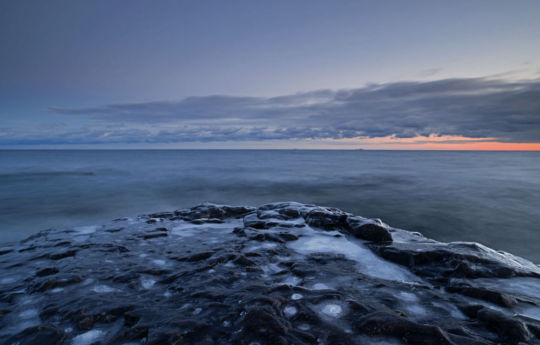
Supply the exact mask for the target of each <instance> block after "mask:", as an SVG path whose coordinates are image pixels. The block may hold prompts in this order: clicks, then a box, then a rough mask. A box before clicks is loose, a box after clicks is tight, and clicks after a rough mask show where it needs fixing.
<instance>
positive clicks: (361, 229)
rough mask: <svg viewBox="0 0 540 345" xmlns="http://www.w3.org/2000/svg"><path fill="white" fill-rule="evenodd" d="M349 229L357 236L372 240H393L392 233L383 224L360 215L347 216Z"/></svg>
mask: <svg viewBox="0 0 540 345" xmlns="http://www.w3.org/2000/svg"><path fill="white" fill-rule="evenodd" d="M347 226H348V231H349V233H350V234H351V235H353V236H354V237H356V238H360V239H363V240H366V241H372V242H392V235H391V234H390V232H389V231H388V230H387V229H386V228H385V227H383V226H382V225H379V224H376V223H371V222H366V221H365V219H363V218H360V217H347Z"/></svg>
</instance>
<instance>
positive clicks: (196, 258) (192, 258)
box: [176, 252, 214, 262]
mask: <svg viewBox="0 0 540 345" xmlns="http://www.w3.org/2000/svg"><path fill="white" fill-rule="evenodd" d="M212 255H214V252H203V253H197V254H193V255H191V256H187V257H184V258H178V259H176V260H178V261H189V262H194V261H201V260H206V259H208V258H210V257H211V256H212Z"/></svg>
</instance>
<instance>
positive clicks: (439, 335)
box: [356, 312, 453, 345]
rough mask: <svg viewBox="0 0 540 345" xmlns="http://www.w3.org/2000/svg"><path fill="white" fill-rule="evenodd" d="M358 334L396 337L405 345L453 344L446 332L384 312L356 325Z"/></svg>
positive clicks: (366, 318) (359, 321) (377, 313)
mask: <svg viewBox="0 0 540 345" xmlns="http://www.w3.org/2000/svg"><path fill="white" fill-rule="evenodd" d="M356 327H357V329H358V330H359V331H360V332H363V333H365V334H368V335H386V336H392V337H397V338H400V339H402V340H403V341H405V343H407V344H414V345H432V344H448V345H451V344H453V343H452V341H451V340H450V339H449V337H448V335H447V334H446V332H444V331H443V330H442V329H441V328H439V327H437V326H433V325H423V324H420V323H416V322H413V321H411V320H408V319H406V318H404V317H401V316H397V315H394V314H390V313H386V312H374V313H371V314H368V315H366V316H364V317H362V318H360V320H358V322H357V323H356Z"/></svg>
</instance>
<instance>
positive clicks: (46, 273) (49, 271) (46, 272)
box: [36, 267, 59, 277]
mask: <svg viewBox="0 0 540 345" xmlns="http://www.w3.org/2000/svg"><path fill="white" fill-rule="evenodd" d="M58 272H59V271H58V269H57V268H55V267H47V268H44V269H42V270H39V271H37V272H36V276H38V277H45V276H50V275H51V274H56V273H58Z"/></svg>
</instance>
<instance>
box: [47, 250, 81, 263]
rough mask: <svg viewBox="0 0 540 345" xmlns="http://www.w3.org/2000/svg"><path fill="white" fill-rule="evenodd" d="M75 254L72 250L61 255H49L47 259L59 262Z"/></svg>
mask: <svg viewBox="0 0 540 345" xmlns="http://www.w3.org/2000/svg"><path fill="white" fill-rule="evenodd" d="M75 254H77V251H76V250H74V249H72V250H68V251H65V252H62V253H56V254H51V255H49V259H51V260H60V259H64V258H69V257H70V256H75Z"/></svg>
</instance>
